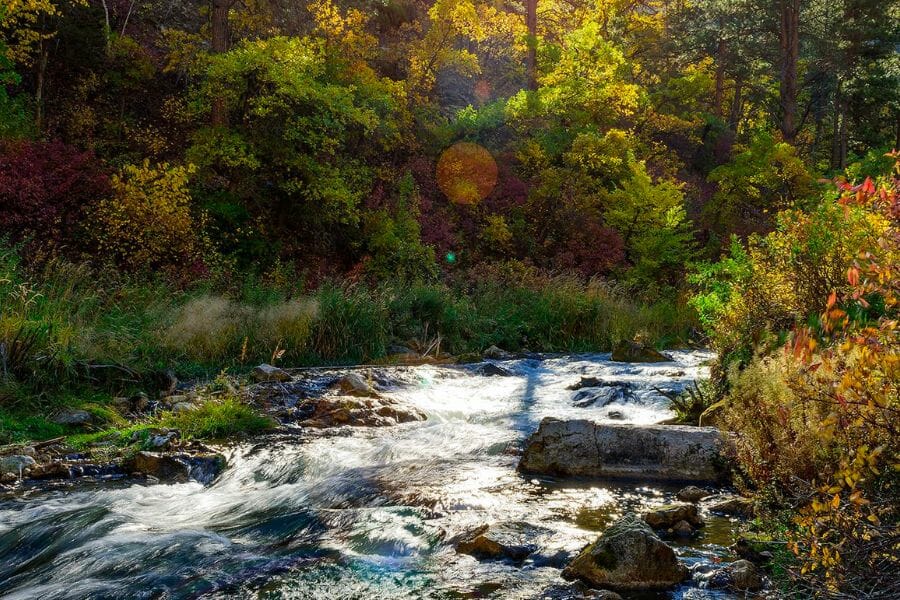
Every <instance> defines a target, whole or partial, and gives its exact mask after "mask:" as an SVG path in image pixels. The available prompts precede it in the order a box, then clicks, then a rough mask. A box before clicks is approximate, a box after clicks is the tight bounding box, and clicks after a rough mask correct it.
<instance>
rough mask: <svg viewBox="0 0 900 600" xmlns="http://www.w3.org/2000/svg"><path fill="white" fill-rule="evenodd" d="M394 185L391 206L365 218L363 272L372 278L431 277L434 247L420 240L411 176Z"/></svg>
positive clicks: (415, 193) (433, 266) (433, 270)
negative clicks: (366, 254) (392, 204)
mask: <svg viewBox="0 0 900 600" xmlns="http://www.w3.org/2000/svg"><path fill="white" fill-rule="evenodd" d="M397 187H398V190H397V200H396V202H395V203H394V206H393V207H392V208H391V209H387V208H385V209H382V210H379V211H377V212H374V213H370V214H369V215H367V217H366V223H365V226H364V228H363V231H364V233H365V237H366V239H367V246H368V250H369V260H368V261H366V263H365V267H366V272H367V273H368V274H369V275H370V276H372V277H373V278H374V279H375V280H376V281H386V280H388V279H391V278H398V279H400V280H417V279H432V278H434V277H435V276H436V275H437V263H436V262H435V257H434V248H432V247H431V246H427V245H425V244H423V243H422V237H421V227H420V225H419V221H418V206H417V191H416V189H415V182H414V181H413V178H412V175H411V174H409V173H407V174H406V175H405V176H404V177H403V178H401V179H400V181H399V182H398V185H397Z"/></svg>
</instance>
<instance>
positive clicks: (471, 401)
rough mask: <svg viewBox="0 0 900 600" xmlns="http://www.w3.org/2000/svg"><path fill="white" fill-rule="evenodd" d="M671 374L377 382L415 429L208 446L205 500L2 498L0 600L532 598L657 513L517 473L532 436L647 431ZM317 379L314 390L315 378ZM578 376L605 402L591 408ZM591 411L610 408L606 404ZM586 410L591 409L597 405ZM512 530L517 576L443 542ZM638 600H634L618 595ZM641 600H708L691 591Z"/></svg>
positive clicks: (118, 486) (699, 358)
mask: <svg viewBox="0 0 900 600" xmlns="http://www.w3.org/2000/svg"><path fill="white" fill-rule="evenodd" d="M671 355H672V357H673V359H674V360H673V361H672V362H667V363H656V364H630V363H616V362H610V361H609V360H608V359H609V355H608V354H597V355H579V356H567V357H548V358H544V359H521V360H514V361H504V362H502V363H498V365H502V368H503V369H505V370H507V371H508V374H507V375H506V376H503V375H498V374H496V373H494V376H487V375H486V374H484V372H483V371H482V372H479V370H478V368H477V367H476V366H470V367H455V366H454V367H449V366H448V367H442V366H419V367H406V368H400V369H391V368H385V369H384V372H385V373H388V376H387V377H388V380H391V377H393V379H392V381H394V384H393V387H390V388H389V390H388V392H387V394H386V395H388V396H389V397H391V398H393V399H396V400H398V401H402V402H404V403H406V404H410V405H412V406H414V407H416V408H418V409H419V410H421V411H423V412H424V413H425V414H426V415H427V417H428V419H427V420H426V421H423V422H415V423H405V424H402V425H397V426H394V427H381V428H366V427H353V428H351V427H344V428H339V429H330V430H322V431H317V432H306V431H304V432H302V433H300V434H297V435H272V436H267V437H263V438H260V439H259V440H257V441H256V442H255V443H253V444H240V445H236V446H233V447H231V448H230V449H228V450H226V451H225V452H226V454H227V456H228V463H229V467H228V468H227V469H226V470H225V471H224V473H222V475H221V476H220V477H219V478H218V479H217V480H216V481H215V482H214V483H212V484H211V485H207V486H203V485H201V484H199V483H195V482H190V483H183V484H173V485H163V484H159V485H143V484H135V483H126V482H122V483H110V484H103V485H97V486H95V487H93V488H87V487H84V486H77V487H73V488H70V489H56V490H48V489H45V488H41V487H35V488H33V489H30V490H26V491H25V492H22V493H18V494H17V495H16V496H14V497H8V498H6V499H2V500H0V597H3V598H9V599H24V598H40V599H42V600H49V599H56V598H67V599H68V598H73V599H74V598H92V599H93V598H122V599H125V598H128V599H131V598H147V599H151V598H153V599H155V598H160V599H162V598H165V599H174V598H303V599H306V598H311V599H316V598H322V599H333V598H342V599H343V598H347V599H349V598H379V599H380V598H417V599H418V598H435V599H437V598H488V597H491V598H542V597H545V596H548V594H549V592H548V591H547V590H550V589H552V588H553V587H554V586H560V585H562V584H564V581H563V580H562V578H561V577H560V572H561V569H562V567H563V566H564V565H565V564H566V563H567V562H568V561H569V560H570V559H571V558H572V557H574V555H575V554H576V553H577V552H578V551H579V550H580V549H581V548H582V547H583V546H584V545H585V544H587V543H589V542H591V541H593V540H594V539H596V537H597V536H598V534H599V532H602V531H603V529H604V527H605V526H606V525H607V524H608V523H609V522H611V520H613V519H615V518H616V517H618V516H621V515H622V514H623V513H625V512H626V511H628V510H640V509H642V508H646V507H648V506H652V505H655V504H661V503H664V502H667V501H671V500H672V499H673V498H674V494H675V492H676V491H677V487H666V486H660V485H658V484H655V483H651V482H632V483H627V482H608V481H562V480H553V479H548V478H534V477H529V476H523V475H521V474H519V473H518V472H517V471H516V464H517V463H518V460H519V452H520V450H521V447H522V444H523V442H524V440H525V438H526V437H527V436H528V434H530V433H531V432H532V431H534V430H535V429H536V428H537V426H538V423H539V422H540V420H541V419H542V418H544V417H548V416H552V417H557V418H591V419H595V420H598V421H610V422H626V423H639V424H646V423H655V422H659V421H662V420H665V419H667V418H670V417H671V416H672V413H671V411H670V410H669V400H668V399H667V398H666V397H665V395H664V394H663V393H662V392H661V391H660V390H662V391H664V392H668V393H672V392H677V391H679V390H681V389H682V388H683V387H684V386H686V385H688V384H689V383H690V382H692V381H694V380H695V379H697V378H698V377H702V376H704V375H705V367H704V366H703V364H704V363H705V362H706V361H707V360H708V359H709V358H711V355H710V354H709V353H707V352H701V351H676V352H672V353H671ZM318 376H323V375H318ZM581 377H596V378H599V379H601V380H602V381H605V382H610V383H615V384H616V385H615V386H614V387H615V388H616V389H617V390H620V391H619V392H616V395H615V396H614V397H612V399H611V400H610V397H607V398H606V399H605V400H604V401H603V402H597V403H595V404H591V403H589V402H587V403H586V402H584V401H578V400H576V399H575V397H576V396H577V393H576V392H573V391H572V390H570V389H567V388H568V387H569V386H571V385H572V384H574V383H577V382H578V381H579V380H580V378H581ZM607 402H608V403H607ZM600 404H603V405H602V406H600ZM705 517H706V520H707V526H706V527H705V528H704V529H702V530H701V532H702V533H701V534H700V536H699V537H697V538H695V539H693V540H690V541H688V542H681V543H678V542H670V543H671V544H672V545H673V546H674V547H675V548H676V551H677V552H678V554H679V556H680V557H681V558H682V559H683V560H684V561H685V562H686V563H688V565H691V564H695V563H698V562H701V563H702V562H707V563H708V562H716V561H718V560H719V559H725V560H732V558H730V557H729V553H728V551H727V550H726V549H725V546H727V545H728V544H730V543H731V542H732V540H733V531H734V530H735V528H736V527H737V524H736V523H732V522H731V521H729V520H728V519H726V518H722V517H715V516H711V515H705ZM496 523H505V524H513V525H514V526H521V527H527V528H528V530H529V532H530V538H531V541H532V542H533V543H534V544H535V545H536V546H537V547H538V550H537V551H536V552H535V553H534V554H532V555H531V556H529V557H528V558H527V559H526V560H525V561H524V562H522V563H515V564H514V563H512V562H504V561H478V560H476V559H475V558H473V557H471V556H467V555H462V554H457V552H456V551H455V550H454V548H453V547H452V545H450V544H448V540H449V539H450V538H452V537H453V536H455V535H458V534H460V533H462V532H465V531H467V530H471V529H473V528H475V527H478V526H480V525H484V524H496ZM633 597H636V596H633ZM643 597H646V598H689V599H701V598H702V599H712V598H716V599H720V598H721V599H726V598H735V597H736V596H730V595H728V594H727V593H723V592H713V591H708V590H703V589H700V588H699V587H698V586H697V585H696V584H693V583H691V582H687V583H685V584H684V585H683V586H681V587H680V588H678V589H675V590H673V591H670V592H666V593H661V594H657V595H650V596H642V598H643Z"/></svg>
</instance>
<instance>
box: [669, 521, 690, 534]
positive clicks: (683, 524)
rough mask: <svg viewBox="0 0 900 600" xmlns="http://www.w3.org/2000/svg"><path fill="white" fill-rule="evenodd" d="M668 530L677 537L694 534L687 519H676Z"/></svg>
mask: <svg viewBox="0 0 900 600" xmlns="http://www.w3.org/2000/svg"><path fill="white" fill-rule="evenodd" d="M669 531H670V532H671V533H672V535H675V536H678V537H691V536H692V535H694V528H693V527H692V526H691V524H690V523H688V522H687V521H678V522H677V523H675V524H674V525H673V526H672V527H671V528H669Z"/></svg>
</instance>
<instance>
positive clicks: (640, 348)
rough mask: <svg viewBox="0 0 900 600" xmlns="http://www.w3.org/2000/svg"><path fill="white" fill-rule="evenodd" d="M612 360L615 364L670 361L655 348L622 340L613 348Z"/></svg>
mask: <svg viewBox="0 0 900 600" xmlns="http://www.w3.org/2000/svg"><path fill="white" fill-rule="evenodd" d="M610 358H611V359H612V360H614V361H617V362H638V363H654V362H669V361H671V360H672V359H671V358H670V357H668V356H666V355H665V354H663V353H662V352H659V351H658V350H656V349H655V348H651V347H650V346H645V345H643V344H638V343H637V342H629V341H626V340H623V341H621V342H619V343H618V344H616V345H615V346H614V347H613V351H612V356H611V357H610Z"/></svg>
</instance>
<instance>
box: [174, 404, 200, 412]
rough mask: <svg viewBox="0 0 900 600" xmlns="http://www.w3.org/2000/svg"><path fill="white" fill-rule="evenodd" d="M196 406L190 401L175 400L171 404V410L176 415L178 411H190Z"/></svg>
mask: <svg viewBox="0 0 900 600" xmlns="http://www.w3.org/2000/svg"><path fill="white" fill-rule="evenodd" d="M195 408H197V405H196V404H194V403H192V402H176V403H175V404H173V405H172V412H173V413H175V414H176V415H177V414H179V413H185V412H190V411H192V410H194V409H195Z"/></svg>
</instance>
